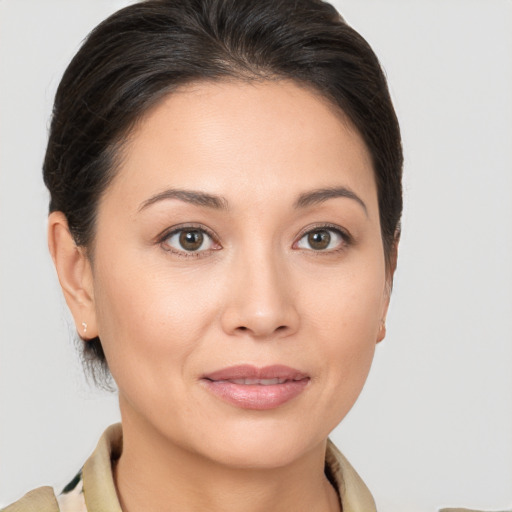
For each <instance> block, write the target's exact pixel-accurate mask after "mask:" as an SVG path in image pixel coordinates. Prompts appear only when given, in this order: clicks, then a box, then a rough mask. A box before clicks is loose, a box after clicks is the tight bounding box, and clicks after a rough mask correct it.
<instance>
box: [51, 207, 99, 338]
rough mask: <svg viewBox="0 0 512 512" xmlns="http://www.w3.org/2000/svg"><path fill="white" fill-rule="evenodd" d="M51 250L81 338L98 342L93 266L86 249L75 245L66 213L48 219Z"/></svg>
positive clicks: (54, 214)
mask: <svg viewBox="0 0 512 512" xmlns="http://www.w3.org/2000/svg"><path fill="white" fill-rule="evenodd" d="M48 247H49V249H50V254H51V256H52V259H53V263H54V265H55V269H56V270H57V275H58V277H59V282H60V286H61V288H62V292H63V293H64V298H65V299H66V303H67V305H68V307H69V309H70V311H71V314H72V315H73V319H74V321H75V327H76V329H77V331H78V333H79V335H80V337H81V338H82V339H84V340H87V339H92V338H95V337H96V336H97V335H98V329H97V323H96V310H95V304H94V287H93V279H92V268H91V264H90V261H89V258H88V257H87V254H86V251H85V249H84V248H83V247H78V246H77V245H76V244H75V241H74V239H73V236H72V235H71V233H70V231H69V227H68V221H67V219H66V216H65V215H64V214H63V213H62V212H52V213H51V214H50V216H49V217H48Z"/></svg>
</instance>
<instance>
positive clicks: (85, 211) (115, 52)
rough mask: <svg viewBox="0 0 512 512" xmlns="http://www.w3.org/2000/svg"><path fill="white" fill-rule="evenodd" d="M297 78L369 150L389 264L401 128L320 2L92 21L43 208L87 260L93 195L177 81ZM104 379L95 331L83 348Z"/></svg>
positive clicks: (182, 8)
mask: <svg viewBox="0 0 512 512" xmlns="http://www.w3.org/2000/svg"><path fill="white" fill-rule="evenodd" d="M226 79H238V80H248V81H253V80H262V81H263V80H280V79H287V80H293V81H295V82H297V83H299V84H301V85H305V86H307V87H309V88H311V89H313V90H314V91H316V92H317V93H319V94H320V95H322V96H323V97H325V98H327V99H328V100H329V101H330V102H331V103H332V104H333V106H335V107H336V108H339V109H341V110H342V111H343V112H344V114H345V116H346V117H347V118H348V119H349V120H350V121H351V123H352V124H353V125H354V126H355V127H356V129H357V130H358V132H359V133H360V135H361V136H362V138H363V140H364V141H365V143H366V146H367V148H368V150H369V153H370V155H371V157H372V162H373V169H374V173H375V179H376V184H377V191H378V202H379V212H380V224H381V232H382V240H383V246H384V254H385V256H386V263H387V264H388V266H389V265H390V264H391V260H392V257H393V256H392V254H393V251H394V246H395V243H396V240H397V237H398V233H399V223H400V216H401V212H402V189H401V174H402V161H403V157H402V149H401V139H400V130H399V126H398V122H397V119H396V115H395V112H394V109H393V105H392V103H391V99H390V96H389V91H388V88H387V84H386V79H385V77H384V74H383V72H382V69H381V67H380V64H379V62H378V59H377V57H376V56H375V54H374V53H373V51H372V49H371V48H370V46H369V45H368V43H367V42H366V41H365V40H364V39H363V38H362V37H361V36H360V35H359V34H358V33H357V32H356V31H354V30H353V29H352V28H351V27H350V26H348V25H347V24H346V23H345V21H344V20H343V18H342V17H341V16H340V15H339V14H338V12H337V11H336V10H335V9H334V7H332V6H331V5H330V4H328V3H326V2H323V1H320V0H148V1H144V2H140V3H136V4H134V5H131V6H129V7H126V8H124V9H121V10H119V11H118V12H116V13H114V14H113V15H112V16H110V17H109V18H107V19H106V20H105V21H103V22H102V23H101V24H100V25H98V26H97V27H96V28H95V29H94V30H93V31H92V32H91V33H90V34H89V36H88V37H87V39H86V40H85V42H84V43H83V45H82V47H81V48H80V50H79V51H78V53H77V54H76V55H75V57H74V58H73V60H72V61H71V63H70V64H69V66H68V68H67V69H66V71H65V73H64V76H63V78H62V80H61V82H60V85H59V87H58V90H57V94H56V97H55V104H54V109H53V117H52V122H51V129H50V135H49V141H48V147H47V151H46V156H45V160H44V166H43V174H44V181H45V184H46V186H47V187H48V189H49V191H50V197H51V199H50V212H53V211H62V212H63V213H64V215H65V216H66V218H67V221H68V224H69V229H70V232H71V234H72V236H73V237H74V240H75V242H76V244H77V245H79V246H83V247H84V248H85V249H87V250H88V254H89V256H90V257H92V256H93V252H94V251H93V244H94V233H95V219H96V212H97V207H98V201H99V199H100V197H101V195H102V194H103V192H104V191H105V189H106V188H107V187H108V185H109V183H110V181H111V180H112V178H113V176H114V175H115V173H116V164H117V163H118V162H117V156H119V153H120V149H121V147H122V144H123V141H125V140H126V137H127V136H128V135H129V132H130V130H131V128H132V127H133V126H134V124H135V123H136V122H137V121H138V120H139V119H140V118H141V116H143V114H144V113H145V112H147V110H148V109H149V108H150V107H152V106H153V105H155V104H156V103H157V102H158V101H159V100H160V99H161V98H163V97H164V96H165V95H167V94H169V93H170V92H172V91H173V90H175V89H176V88H177V87H180V86H182V85H185V84H187V83H191V82H197V81H212V80H213V81H216V80H226ZM83 350H84V356H85V357H84V360H85V362H86V364H87V366H89V368H90V369H91V370H93V376H96V377H99V376H101V374H102V373H103V374H105V375H108V367H107V363H106V360H105V355H104V353H103V349H102V346H101V342H100V339H99V338H95V339H92V340H88V341H87V343H84V344H83Z"/></svg>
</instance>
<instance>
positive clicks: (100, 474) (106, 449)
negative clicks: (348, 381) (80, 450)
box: [82, 423, 376, 512]
mask: <svg viewBox="0 0 512 512" xmlns="http://www.w3.org/2000/svg"><path fill="white" fill-rule="evenodd" d="M122 450H123V431H122V428H121V424H120V423H117V424H115V425H111V426H110V427H109V428H108V429H107V430H106V431H105V432H104V434H103V435H102V436H101V439H100V441H99V443H98V446H97V447H96V450H94V452H93V454H92V455H91V456H90V457H89V459H87V462H86V463H85V465H84V468H83V472H82V476H83V488H84V495H85V503H86V505H87V511H88V512H106V511H108V512H122V510H121V506H120V505H119V500H118V498H117V493H116V488H115V485H114V478H113V475H112V460H115V459H117V458H119V456H120V455H121V452H122ZM325 461H326V464H327V466H328V467H329V470H330V473H331V475H332V477H333V478H334V480H335V483H336V484H337V487H338V492H339V494H340V497H341V502H342V504H343V512H376V508H375V502H374V501H373V498H372V495H371V494H370V491H369V490H368V489H367V487H366V485H365V484H364V483H363V481H362V480H361V478H360V477H359V475H358V474H357V473H356V471H355V470H354V469H353V468H352V466H351V465H350V463H349V462H348V461H347V459H345V457H343V455H342V454H341V453H340V452H339V450H338V449H337V448H336V447H335V446H334V444H333V443H332V442H331V441H330V440H329V441H328V445H327V453H326V458H325Z"/></svg>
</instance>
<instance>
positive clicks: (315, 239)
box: [297, 227, 348, 251]
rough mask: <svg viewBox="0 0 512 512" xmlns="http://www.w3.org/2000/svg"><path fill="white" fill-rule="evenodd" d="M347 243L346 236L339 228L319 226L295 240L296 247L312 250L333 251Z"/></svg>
mask: <svg viewBox="0 0 512 512" xmlns="http://www.w3.org/2000/svg"><path fill="white" fill-rule="evenodd" d="M347 243H348V237H347V235H345V234H344V233H342V232H341V230H339V229H335V228H328V227H321V228H316V229H312V230H310V231H308V232H307V233H305V234H304V235H303V236H302V237H301V238H300V240H299V241H298V242H297V248H299V249H309V250H313V251H335V250H336V249H341V248H343V246H344V245H346V244H347Z"/></svg>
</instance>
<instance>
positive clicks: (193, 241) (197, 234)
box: [180, 231, 204, 251]
mask: <svg viewBox="0 0 512 512" xmlns="http://www.w3.org/2000/svg"><path fill="white" fill-rule="evenodd" d="M203 238H204V237H203V234H202V233H201V231H183V232H182V233H181V234H180V245H181V246H182V247H183V249H186V250H187V251H197V250H198V249H199V248H200V247H201V245H203Z"/></svg>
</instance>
